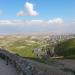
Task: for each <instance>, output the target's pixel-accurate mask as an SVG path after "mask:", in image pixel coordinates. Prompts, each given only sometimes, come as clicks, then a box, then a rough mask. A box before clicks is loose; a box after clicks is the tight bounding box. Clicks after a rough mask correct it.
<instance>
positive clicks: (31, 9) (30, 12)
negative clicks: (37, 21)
mask: <svg viewBox="0 0 75 75" xmlns="http://www.w3.org/2000/svg"><path fill="white" fill-rule="evenodd" d="M25 9H26V10H27V13H28V15H30V16H37V15H38V12H37V11H35V10H34V5H33V4H32V3H29V2H26V3H25Z"/></svg>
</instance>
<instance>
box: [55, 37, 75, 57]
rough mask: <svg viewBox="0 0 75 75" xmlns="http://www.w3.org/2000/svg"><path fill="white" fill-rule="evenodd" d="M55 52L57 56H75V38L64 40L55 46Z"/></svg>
mask: <svg viewBox="0 0 75 75" xmlns="http://www.w3.org/2000/svg"><path fill="white" fill-rule="evenodd" d="M55 52H56V54H57V55H59V56H64V57H67V58H75V38H73V39H69V40H66V41H64V42H62V43H60V44H58V45H57V46H56V47H55Z"/></svg>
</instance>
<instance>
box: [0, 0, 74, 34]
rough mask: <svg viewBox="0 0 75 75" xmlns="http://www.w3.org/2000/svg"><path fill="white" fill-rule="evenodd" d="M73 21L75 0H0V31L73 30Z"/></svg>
mask: <svg viewBox="0 0 75 75" xmlns="http://www.w3.org/2000/svg"><path fill="white" fill-rule="evenodd" d="M28 22H30V24H29V23H28ZM38 22H39V23H38ZM74 23H75V0H0V33H17V32H39V31H40V32H45V31H48V32H49V31H52V32H53V31H54V32H60V31H61V32H75V30H74V27H75V26H74Z"/></svg>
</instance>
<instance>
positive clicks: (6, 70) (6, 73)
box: [0, 59, 18, 75]
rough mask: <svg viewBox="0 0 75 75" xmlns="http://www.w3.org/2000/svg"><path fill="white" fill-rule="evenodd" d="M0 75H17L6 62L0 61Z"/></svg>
mask: <svg viewBox="0 0 75 75" xmlns="http://www.w3.org/2000/svg"><path fill="white" fill-rule="evenodd" d="M0 75H18V73H17V72H16V69H15V68H14V67H13V66H12V65H10V64H9V65H6V62H5V61H4V60H2V59H0Z"/></svg>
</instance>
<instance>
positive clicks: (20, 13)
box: [17, 10, 25, 16]
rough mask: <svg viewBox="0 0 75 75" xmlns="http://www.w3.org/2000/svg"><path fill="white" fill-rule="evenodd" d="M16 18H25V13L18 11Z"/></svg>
mask: <svg viewBox="0 0 75 75" xmlns="http://www.w3.org/2000/svg"><path fill="white" fill-rule="evenodd" d="M17 16H25V13H24V11H22V10H21V11H19V12H18V13H17Z"/></svg>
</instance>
